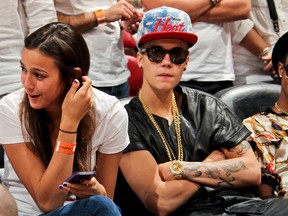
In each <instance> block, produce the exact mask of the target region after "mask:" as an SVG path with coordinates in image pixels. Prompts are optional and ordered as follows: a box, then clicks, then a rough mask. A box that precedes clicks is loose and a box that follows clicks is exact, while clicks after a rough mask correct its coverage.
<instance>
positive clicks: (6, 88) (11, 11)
mask: <svg viewBox="0 0 288 216" xmlns="http://www.w3.org/2000/svg"><path fill="white" fill-rule="evenodd" d="M0 14H1V16H0V41H1V42H0V68H1V69H0V99H1V98H2V97H3V96H4V95H6V94H8V93H10V92H12V91H14V90H17V89H20V88H21V81H20V77H19V71H20V68H19V62H20V57H21V51H22V49H23V46H24V38H25V37H26V36H27V35H28V34H30V33H31V32H33V31H35V30H36V29H38V28H40V27H41V26H42V25H44V24H46V23H49V22H53V21H57V16H56V11H55V8H54V3H53V0H37V1H35V0H5V1H4V0H3V1H1V2H0Z"/></svg>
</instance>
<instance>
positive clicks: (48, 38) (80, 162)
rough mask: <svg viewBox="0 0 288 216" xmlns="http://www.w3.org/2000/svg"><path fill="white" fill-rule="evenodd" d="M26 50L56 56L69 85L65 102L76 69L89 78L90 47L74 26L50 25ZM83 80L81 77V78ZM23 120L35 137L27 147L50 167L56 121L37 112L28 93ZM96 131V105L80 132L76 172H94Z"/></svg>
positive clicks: (38, 32) (29, 40) (37, 33)
mask: <svg viewBox="0 0 288 216" xmlns="http://www.w3.org/2000/svg"><path fill="white" fill-rule="evenodd" d="M25 48H26V49H38V50H39V51H40V52H41V53H42V54H43V55H45V56H49V57H52V58H53V59H54V60H55V63H56V65H57V66H58V67H59V70H60V73H61V78H62V80H63V82H64V85H66V91H65V94H64V95H63V99H64V97H65V95H66V93H67V92H68V90H69V89H70V87H71V82H72V81H73V80H74V79H75V78H76V77H75V76H76V74H75V72H73V68H75V67H79V68H81V70H82V75H83V76H86V75H88V71H89V67H90V55H89V51H88V47H87V44H86V42H85V40H84V38H83V37H82V35H81V34H80V33H78V32H77V31H76V30H75V29H74V28H73V27H72V26H71V25H69V24H64V23H60V22H54V23H49V24H47V25H45V26H43V27H41V28H40V29H38V30H36V31H35V32H33V33H32V34H31V35H29V36H28V37H27V38H26V39H25ZM79 80H81V78H80V79H79ZM20 119H21V123H22V127H23V126H24V127H25V129H26V131H27V133H28V135H29V136H30V138H31V141H32V144H31V143H30V142H29V143H28V142H26V145H27V146H28V147H29V148H30V149H31V150H32V151H33V152H34V153H35V154H36V155H38V156H39V158H40V159H41V160H42V162H43V163H44V165H45V166H46V167H47V166H48V164H49V162H50V160H51V157H52V155H53V149H52V142H55V141H56V140H51V139H50V133H51V131H53V129H54V128H52V122H51V119H50V118H49V116H48V114H47V113H46V111H45V110H44V109H33V108H32V107H31V106H30V103H29V100H28V96H27V94H26V93H25V95H24V97H23V100H22V104H21V108H20ZM95 129H96V116H95V108H94V106H93V107H92V109H90V111H89V112H88V113H87V114H86V115H85V116H84V117H83V119H82V120H81V122H80V124H79V126H78V129H77V148H76V152H75V158H74V165H73V170H74V171H76V170H77V171H84V170H89V169H90V161H91V149H92V137H93V134H94V131H95Z"/></svg>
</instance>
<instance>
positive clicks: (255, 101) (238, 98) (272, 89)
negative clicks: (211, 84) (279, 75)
mask: <svg viewBox="0 0 288 216" xmlns="http://www.w3.org/2000/svg"><path fill="white" fill-rule="evenodd" d="M280 91H281V86H280V85H278V84H272V83H253V84H246V85H242V86H234V87H231V88H228V89H224V90H222V91H219V92H217V93H216V94H215V96H217V97H219V98H220V99H221V100H222V101H223V102H224V103H226V104H227V105H228V107H230V108H231V109H232V111H234V112H235V113H236V115H238V116H239V117H240V119H242V120H243V119H245V118H247V117H249V116H252V115H254V114H256V113H258V112H263V111H265V110H266V109H267V108H268V107H272V106H273V105H274V103H275V102H276V101H277V99H278V97H279V95H280Z"/></svg>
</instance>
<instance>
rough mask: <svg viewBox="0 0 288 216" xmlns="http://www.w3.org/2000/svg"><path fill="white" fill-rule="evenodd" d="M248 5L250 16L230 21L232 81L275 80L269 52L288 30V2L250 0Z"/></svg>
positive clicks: (276, 80) (276, 77)
mask: <svg viewBox="0 0 288 216" xmlns="http://www.w3.org/2000/svg"><path fill="white" fill-rule="evenodd" d="M251 5H252V7H251V12H250V17H249V19H247V20H241V21H236V22H232V23H230V26H231V31H232V38H233V58H234V70H235V76H236V78H235V82H234V84H235V85H243V84H249V83H257V82H278V81H279V80H278V76H275V73H274V71H273V67H272V61H271V52H272V49H273V46H274V44H275V43H276V41H277V40H278V39H279V37H280V36H282V35H283V34H284V33H285V32H287V31H288V1H283V0H267V1H266V0H253V1H251ZM269 5H270V6H269Z"/></svg>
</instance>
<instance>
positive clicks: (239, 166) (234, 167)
mask: <svg viewBox="0 0 288 216" xmlns="http://www.w3.org/2000/svg"><path fill="white" fill-rule="evenodd" d="M221 168H222V169H223V170H224V172H225V175H226V176H227V177H228V176H230V175H231V174H232V173H235V172H239V171H241V170H243V169H247V167H246V166H245V164H244V162H243V161H234V162H232V161H230V162H229V163H227V164H221Z"/></svg>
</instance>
